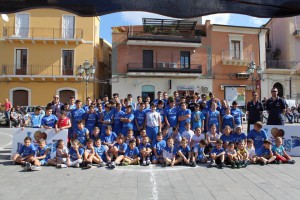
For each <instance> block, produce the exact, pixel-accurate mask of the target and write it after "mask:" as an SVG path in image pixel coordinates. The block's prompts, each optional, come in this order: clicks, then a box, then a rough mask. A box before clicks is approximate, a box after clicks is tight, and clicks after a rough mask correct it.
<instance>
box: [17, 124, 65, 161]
mask: <svg viewBox="0 0 300 200" xmlns="http://www.w3.org/2000/svg"><path fill="white" fill-rule="evenodd" d="M27 136H28V137H30V138H31V142H32V144H33V145H34V146H36V148H37V147H38V146H39V144H38V141H39V140H40V139H45V140H46V145H47V147H48V148H49V149H50V152H51V154H50V156H51V158H54V157H55V155H56V143H57V141H58V140H59V139H62V140H63V141H64V143H65V145H67V138H68V130H61V131H59V132H55V130H54V129H43V128H40V129H37V128H25V129H24V130H22V129H18V130H17V132H16V133H15V134H14V137H13V143H12V150H11V156H14V155H15V154H16V153H17V152H18V151H19V149H20V148H21V147H22V145H23V144H24V138H25V137H27Z"/></svg>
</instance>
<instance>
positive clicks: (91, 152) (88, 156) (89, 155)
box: [82, 138, 95, 169]
mask: <svg viewBox="0 0 300 200" xmlns="http://www.w3.org/2000/svg"><path fill="white" fill-rule="evenodd" d="M93 145H94V140H93V139H91V138H89V139H88V140H87V141H86V148H85V151H84V154H83V163H82V165H83V167H84V168H86V169H89V168H91V167H92V164H93V160H94V156H95V149H94V146H93Z"/></svg>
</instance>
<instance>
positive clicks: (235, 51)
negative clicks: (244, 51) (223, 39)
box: [231, 40, 241, 60]
mask: <svg viewBox="0 0 300 200" xmlns="http://www.w3.org/2000/svg"><path fill="white" fill-rule="evenodd" d="M231 46H232V59H234V60H240V59H241V42H240V41H237V40H231Z"/></svg>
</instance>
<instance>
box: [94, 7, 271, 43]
mask: <svg viewBox="0 0 300 200" xmlns="http://www.w3.org/2000/svg"><path fill="white" fill-rule="evenodd" d="M142 18H169V17H166V16H162V15H158V14H153V13H147V12H119V13H113V14H108V15H103V16H101V17H100V20H101V21H100V36H101V38H104V39H105V40H107V41H108V42H110V43H111V27H113V26H127V25H141V24H142ZM205 20H211V23H212V24H224V25H235V26H250V27H260V26H261V25H263V24H265V23H266V22H267V21H268V20H269V18H256V17H250V16H247V15H240V14H214V15H208V16H203V17H202V23H204V22H205Z"/></svg>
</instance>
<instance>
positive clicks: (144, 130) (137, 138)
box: [127, 128, 148, 146]
mask: <svg viewBox="0 0 300 200" xmlns="http://www.w3.org/2000/svg"><path fill="white" fill-rule="evenodd" d="M144 137H148V136H147V133H146V129H144V128H142V129H141V131H140V135H139V136H137V137H136V144H137V145H138V146H140V144H141V143H142V141H143V138H144ZM127 145H128V144H127Z"/></svg>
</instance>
